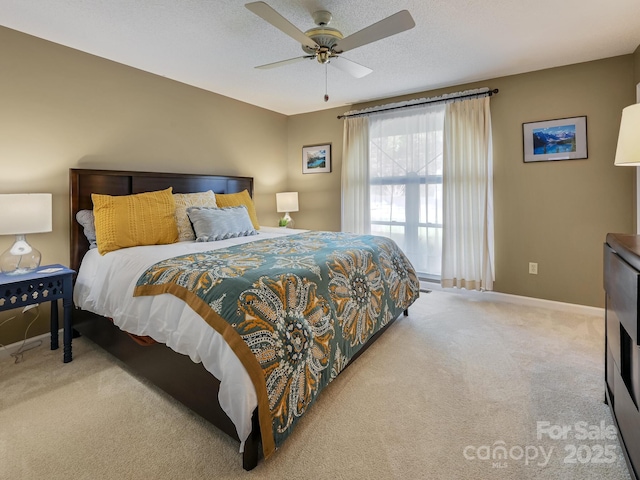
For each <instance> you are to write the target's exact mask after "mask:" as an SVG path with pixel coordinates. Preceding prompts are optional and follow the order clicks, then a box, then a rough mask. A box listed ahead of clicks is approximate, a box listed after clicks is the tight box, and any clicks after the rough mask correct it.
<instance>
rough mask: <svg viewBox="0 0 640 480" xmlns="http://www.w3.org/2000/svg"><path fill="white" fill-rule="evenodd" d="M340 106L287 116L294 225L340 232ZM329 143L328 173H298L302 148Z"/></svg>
mask: <svg viewBox="0 0 640 480" xmlns="http://www.w3.org/2000/svg"><path fill="white" fill-rule="evenodd" d="M344 111H345V109H344V108H334V109H330V110H323V111H321V112H315V113H307V114H303V115H296V116H295V117H289V125H288V138H289V149H288V161H289V177H288V183H289V188H290V189H291V190H293V191H298V203H299V207H300V211H299V212H298V213H296V214H294V215H292V217H293V219H294V220H295V226H296V227H298V228H309V229H313V230H328V231H335V232H339V231H340V216H341V214H340V205H341V193H340V178H341V177H340V170H341V168H342V123H343V122H342V120H338V119H337V117H338V115H341V114H342V113H344ZM325 143H330V144H331V162H332V165H331V167H332V168H331V173H313V174H309V173H307V174H303V173H302V147H303V146H309V145H319V144H325Z"/></svg>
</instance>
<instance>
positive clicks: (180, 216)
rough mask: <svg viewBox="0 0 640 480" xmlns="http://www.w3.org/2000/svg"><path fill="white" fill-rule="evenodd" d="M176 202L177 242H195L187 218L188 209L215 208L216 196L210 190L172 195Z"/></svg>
mask: <svg viewBox="0 0 640 480" xmlns="http://www.w3.org/2000/svg"><path fill="white" fill-rule="evenodd" d="M173 199H174V200H175V202H176V224H177V226H178V241H179V242H182V241H183V240H195V239H196V236H195V234H194V233H193V227H192V226H191V221H190V220H189V217H188V216H187V208H188V207H210V208H215V207H216V196H215V194H214V193H213V191H212V190H208V191H206V192H197V193H174V194H173Z"/></svg>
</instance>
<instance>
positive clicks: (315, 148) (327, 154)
mask: <svg viewBox="0 0 640 480" xmlns="http://www.w3.org/2000/svg"><path fill="white" fill-rule="evenodd" d="M329 172H331V144H330V143H327V144H324V145H310V146H308V147H302V173H329Z"/></svg>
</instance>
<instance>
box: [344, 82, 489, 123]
mask: <svg viewBox="0 0 640 480" xmlns="http://www.w3.org/2000/svg"><path fill="white" fill-rule="evenodd" d="M498 91H499V90H498V89H497V88H494V89H493V90H487V91H486V92H477V93H468V94H466V95H452V96H450V97H447V98H441V97H438V98H431V99H426V100H424V101H422V102H417V103H412V104H411V105H397V106H395V107H387V108H378V109H375V110H369V111H367V112H359V113H358V112H356V113H350V114H345V115H338V120H342V119H343V118H351V117H361V116H363V115H371V114H372V113H379V112H386V111H388V110H397V109H399V108H411V107H417V106H419V105H427V104H429V103H438V102H447V101H449V100H458V99H459V98H467V97H481V96H483V95H484V96H487V97H490V96H492V95H495V94H496V93H498Z"/></svg>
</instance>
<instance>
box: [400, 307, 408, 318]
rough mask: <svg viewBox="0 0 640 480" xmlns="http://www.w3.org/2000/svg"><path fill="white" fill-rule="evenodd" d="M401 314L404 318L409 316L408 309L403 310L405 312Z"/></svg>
mask: <svg viewBox="0 0 640 480" xmlns="http://www.w3.org/2000/svg"><path fill="white" fill-rule="evenodd" d="M402 313H404V316H405V317H408V316H409V309H408V308H407V309H405V311H404V312H402Z"/></svg>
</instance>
